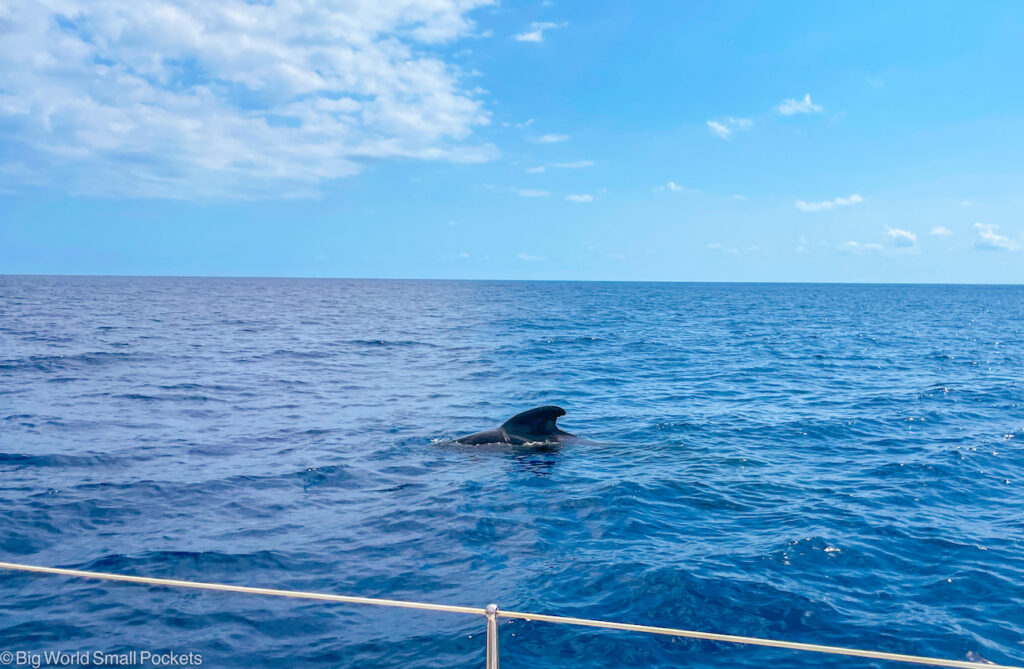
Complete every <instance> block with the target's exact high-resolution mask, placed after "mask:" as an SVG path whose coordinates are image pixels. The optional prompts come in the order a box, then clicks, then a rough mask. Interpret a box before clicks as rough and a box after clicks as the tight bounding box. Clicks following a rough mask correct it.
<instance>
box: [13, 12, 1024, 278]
mask: <svg viewBox="0 0 1024 669" xmlns="http://www.w3.org/2000/svg"><path fill="white" fill-rule="evenodd" d="M0 25H2V26H3V29H2V30H0V272H2V273H58V274H168V275H225V276H326V277H396V278H474V279H476V278H486V279H491V278H493V279H594V280H670V281H857V282H860V281H865V282H876V281H880V282H965V283H1021V282H1024V159H1022V156H1024V86H1022V77H1021V72H1024V5H1022V4H1020V3H1015V2H999V3H996V2H989V3H985V2H982V3H975V4H972V5H971V6H969V7H968V6H967V5H964V4H962V3H943V2H919V3H914V2H901V3H882V2H878V3H821V2H806V3H797V2H791V3H774V2H773V3H768V2H764V3H744V2H729V3H713V2H706V3H699V2H692V3H691V2H685V3H683V2H671V3H670V2H664V3H661V2H658V3H656V2H643V3H621V2H608V3H601V2H560V1H557V0H556V1H552V2H535V3H513V2H504V3H501V4H489V3H487V2H484V1H481V0H462V1H454V0H378V1H376V2H331V1H324V2H321V3H316V4H315V5H307V4H306V3H302V2H299V1H298V0H289V1H281V2H271V1H269V0H268V1H266V2H244V1H242V0H224V1H223V2H218V3H208V2H200V1H198V0H196V1H187V0H177V1H172V0H60V1H59V2H58V1H57V0H46V1H29V0H15V1H14V2H13V3H5V4H4V5H3V6H0Z"/></svg>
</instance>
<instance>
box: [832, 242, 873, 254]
mask: <svg viewBox="0 0 1024 669" xmlns="http://www.w3.org/2000/svg"><path fill="white" fill-rule="evenodd" d="M883 248H884V247H883V246H882V245H881V244H875V243H861V242H843V243H842V244H839V245H838V246H836V249H838V250H839V252H840V253H854V254H857V255H861V254H864V253H875V252H878V251H881V250H883Z"/></svg>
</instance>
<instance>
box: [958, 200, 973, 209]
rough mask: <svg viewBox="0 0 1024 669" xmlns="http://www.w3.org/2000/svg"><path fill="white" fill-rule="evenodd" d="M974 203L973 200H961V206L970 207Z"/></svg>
mask: <svg viewBox="0 0 1024 669" xmlns="http://www.w3.org/2000/svg"><path fill="white" fill-rule="evenodd" d="M972 204H973V202H971V201H970V200H963V201H961V202H960V206H961V207H969V206H971V205H972Z"/></svg>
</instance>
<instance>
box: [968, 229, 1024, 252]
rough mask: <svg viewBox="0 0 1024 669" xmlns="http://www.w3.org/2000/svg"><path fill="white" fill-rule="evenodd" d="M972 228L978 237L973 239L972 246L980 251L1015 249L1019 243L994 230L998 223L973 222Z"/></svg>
mask: <svg viewBox="0 0 1024 669" xmlns="http://www.w3.org/2000/svg"><path fill="white" fill-rule="evenodd" d="M974 229H975V230H976V231H977V233H978V237H977V238H976V239H975V240H974V248H976V249H979V250H981V251H1016V250H1018V249H1019V248H1020V244H1019V243H1017V242H1016V241H1014V240H1012V239H1010V238H1009V237H1005V236H1003V235H1000V234H999V233H997V232H996V230H998V229H999V226H998V225H992V224H990V223H975V224H974Z"/></svg>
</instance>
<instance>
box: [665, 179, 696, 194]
mask: <svg viewBox="0 0 1024 669" xmlns="http://www.w3.org/2000/svg"><path fill="white" fill-rule="evenodd" d="M654 190H656V191H665V190H667V191H669V192H671V193H699V192H700V190H699V189H697V188H687V187H686V186H680V185H679V184H677V183H676V182H674V181H669V182H668V183H667V184H665V185H664V186H658V187H657V188H655V189H654Z"/></svg>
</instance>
